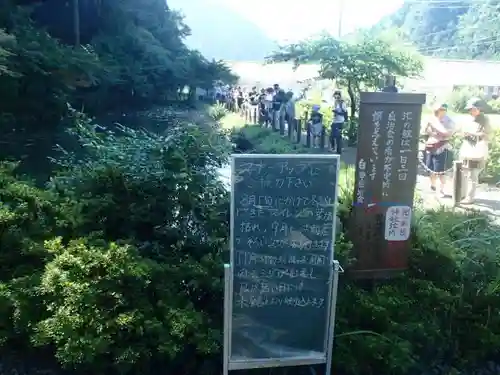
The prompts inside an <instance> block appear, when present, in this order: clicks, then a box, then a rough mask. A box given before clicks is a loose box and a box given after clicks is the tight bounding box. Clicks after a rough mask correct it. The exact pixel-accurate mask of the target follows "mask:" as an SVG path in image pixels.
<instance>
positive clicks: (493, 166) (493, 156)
mask: <svg viewBox="0 0 500 375" xmlns="http://www.w3.org/2000/svg"><path fill="white" fill-rule="evenodd" d="M481 179H482V180H484V181H486V182H488V183H497V182H499V181H500V129H495V130H494V132H493V137H492V139H491V140H490V142H489V155H488V160H487V162H486V167H485V169H484V171H483V173H482V176H481Z"/></svg>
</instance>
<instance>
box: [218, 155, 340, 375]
mask: <svg viewBox="0 0 500 375" xmlns="http://www.w3.org/2000/svg"><path fill="white" fill-rule="evenodd" d="M244 158H252V159H255V158H261V159H278V158H280V159H284V160H286V159H292V158H293V159H304V160H307V159H318V158H322V159H326V160H336V164H337V176H339V170H340V156H339V155H333V154H235V155H232V156H231V219H230V264H225V265H224V279H225V280H224V281H225V285H224V353H223V374H224V375H228V373H229V371H232V370H244V369H253V368H269V367H284V366H303V365H316V364H326V373H327V374H329V373H331V363H332V351H333V339H334V327H335V310H336V302H337V288H338V277H339V273H343V269H342V267H341V266H340V264H339V263H338V261H336V260H334V244H335V238H336V233H335V229H336V225H335V224H336V223H335V219H336V208H334V222H333V223H332V225H333V228H332V246H331V249H330V252H331V254H330V255H331V256H330V259H331V262H332V263H331V269H330V271H329V279H328V283H329V292H328V301H327V302H328V304H327V307H326V311H327V317H326V319H327V322H326V327H327V330H326V332H325V336H324V350H323V351H322V352H321V353H320V354H318V355H314V356H311V355H308V356H297V357H287V358H262V359H234V358H233V357H232V351H231V345H232V342H231V341H232V326H233V322H232V318H233V295H234V294H233V293H234V267H233V265H234V264H235V263H234V261H235V254H234V253H235V249H234V246H233V243H234V242H233V239H234V234H235V230H234V217H235V216H234V214H235V194H234V193H235V183H236V175H235V160H236V159H244ZM334 196H335V206H336V202H337V198H338V186H337V185H336V186H335V192H334ZM298 324H300V322H298Z"/></svg>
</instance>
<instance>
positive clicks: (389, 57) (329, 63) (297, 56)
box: [268, 35, 422, 114]
mask: <svg viewBox="0 0 500 375" xmlns="http://www.w3.org/2000/svg"><path fill="white" fill-rule="evenodd" d="M268 61H269V62H282V61H293V62H294V64H295V66H296V67H297V66H299V65H300V64H307V63H313V62H315V63H319V65H320V71H319V75H320V77H321V78H324V79H333V80H335V81H336V82H337V85H339V87H340V86H343V87H347V89H348V91H349V95H350V96H351V106H353V105H355V104H354V103H355V102H356V101H355V95H356V94H357V93H359V91H360V90H361V89H374V88H377V87H378V86H379V83H380V80H381V79H382V78H383V77H384V75H385V74H393V75H397V76H402V77H413V76H417V75H418V74H419V73H420V72H421V70H422V61H421V59H420V56H419V55H418V54H416V53H415V52H414V51H412V50H411V49H408V48H403V47H398V46H397V45H395V44H394V43H391V41H390V40H389V39H386V38H382V37H378V38H374V37H371V36H369V35H360V36H359V38H358V39H356V40H352V41H339V40H336V39H334V38H333V37H331V36H329V35H322V36H321V37H320V38H318V39H311V40H306V41H304V42H301V43H296V44H291V45H288V46H285V47H283V48H282V49H281V50H280V51H278V52H276V53H274V54H273V55H271V56H269V58H268ZM352 109H355V107H352ZM354 112H355V110H353V111H352V113H353V114H354Z"/></svg>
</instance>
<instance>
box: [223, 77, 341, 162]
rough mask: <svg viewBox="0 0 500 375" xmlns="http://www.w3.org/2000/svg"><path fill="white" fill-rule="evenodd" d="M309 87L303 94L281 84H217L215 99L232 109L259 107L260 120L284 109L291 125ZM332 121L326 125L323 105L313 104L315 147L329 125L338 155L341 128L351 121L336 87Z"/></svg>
mask: <svg viewBox="0 0 500 375" xmlns="http://www.w3.org/2000/svg"><path fill="white" fill-rule="evenodd" d="M307 91H308V88H304V89H303V90H301V92H300V93H298V94H296V93H294V92H293V91H291V90H289V91H285V90H284V89H282V88H281V87H280V85H279V84H274V85H273V86H272V87H267V88H260V89H259V88H258V87H256V86H254V87H252V88H251V89H250V90H248V89H247V88H242V87H241V86H235V87H230V86H225V87H218V88H216V90H215V92H214V100H215V101H216V102H218V103H221V104H224V105H225V106H226V107H227V108H228V109H229V110H231V111H234V112H239V111H243V110H245V109H246V108H247V107H248V106H251V107H257V109H258V117H259V122H260V123H263V124H268V125H269V124H271V123H272V121H273V113H278V112H281V111H283V115H284V118H285V122H287V123H288V124H291V123H292V122H291V120H292V119H294V118H296V113H295V104H296V102H297V101H299V100H301V99H303V98H304V97H305V96H306V93H307ZM331 102H332V103H329V106H331V108H332V112H333V114H332V115H333V116H332V117H333V121H332V123H331V124H325V123H324V118H323V114H322V113H321V111H320V110H321V106H320V105H319V104H318V105H313V106H312V108H311V111H310V113H309V114H308V119H307V125H308V126H309V127H310V129H311V135H312V144H313V147H319V146H320V141H321V137H322V135H323V133H324V132H325V127H326V126H329V127H330V136H329V144H330V147H331V150H332V151H333V152H335V153H337V154H341V153H342V130H343V128H344V124H346V123H347V120H348V112H347V105H346V103H345V101H344V100H343V99H342V94H341V92H340V91H339V90H335V91H334V92H333V96H332V101H331Z"/></svg>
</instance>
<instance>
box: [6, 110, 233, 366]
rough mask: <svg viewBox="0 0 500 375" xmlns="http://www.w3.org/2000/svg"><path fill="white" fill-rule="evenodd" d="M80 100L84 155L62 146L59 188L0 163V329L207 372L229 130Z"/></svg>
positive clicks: (110, 360) (213, 336)
mask: <svg viewBox="0 0 500 375" xmlns="http://www.w3.org/2000/svg"><path fill="white" fill-rule="evenodd" d="M72 113H73V116H75V120H76V122H77V127H76V129H75V131H74V133H73V134H74V136H75V137H77V139H78V140H79V141H80V144H81V146H82V148H83V151H84V152H85V155H86V157H85V158H84V159H82V160H78V159H77V158H76V155H73V154H71V153H68V152H66V153H65V154H64V155H63V157H62V159H61V160H60V161H59V162H58V163H59V165H60V167H61V171H60V174H59V175H58V176H57V177H55V178H53V179H52V181H51V182H50V189H49V190H47V191H43V190H39V189H36V188H33V187H31V185H30V184H29V183H22V182H19V181H18V180H16V179H15V178H14V177H13V176H12V173H11V172H10V171H11V169H9V170H8V171H7V170H2V171H1V173H0V177H1V179H0V198H1V201H2V202H3V203H2V206H1V210H0V218H1V219H0V225H2V228H3V230H2V232H1V233H0V234H1V236H0V245H1V246H0V247H1V248H2V253H1V254H0V255H1V256H0V265H1V266H2V271H3V273H2V283H0V300H1V302H2V307H1V308H0V319H1V322H2V324H1V327H2V329H1V330H0V335H1V336H0V342H4V343H5V345H8V344H9V343H10V342H11V341H12V340H16V342H18V343H19V342H20V343H22V345H23V347H24V348H28V349H29V348H30V347H31V344H30V342H33V343H35V344H36V345H37V346H40V348H41V349H42V350H47V349H48V350H49V352H50V351H51V350H52V349H53V350H54V351H55V353H56V355H57V358H58V359H59V361H60V362H61V363H63V364H64V365H66V366H68V367H76V368H79V369H82V370H85V369H87V370H89V371H98V372H99V371H106V372H109V371H113V372H116V371H119V372H120V373H122V374H123V373H130V372H132V371H134V372H137V371H139V369H141V371H142V370H146V369H147V368H149V371H150V372H152V371H153V369H154V368H155V367H154V366H163V367H165V366H167V365H168V368H169V369H170V370H169V371H172V372H183V373H190V372H192V373H194V372H198V371H199V370H197V368H199V366H202V365H203V366H204V371H205V372H207V371H208V372H209V373H210V371H211V370H210V361H209V360H210V358H212V356H213V359H214V361H213V362H212V363H213V366H217V363H218V361H219V359H218V353H219V351H220V349H219V347H220V341H221V337H220V332H221V324H222V320H221V319H220V317H221V307H222V304H220V303H219V302H220V301H221V299H222V281H221V280H222V268H221V267H220V265H221V264H222V263H223V254H224V251H225V250H226V244H227V237H228V220H227V219H228V209H229V202H228V193H227V191H226V190H225V188H224V186H223V185H222V183H221V182H220V181H219V180H218V170H217V168H218V167H220V166H221V165H222V164H223V163H225V160H226V156H227V151H228V150H229V144H228V143H227V140H226V137H225V136H224V135H223V134H219V133H218V131H217V128H210V127H207V128H204V129H202V128H201V127H199V126H191V125H183V126H174V127H172V128H170V129H169V131H168V132H167V133H166V134H165V135H164V136H158V135H154V134H151V133H148V132H145V131H133V130H131V129H128V128H125V127H119V128H118V130H117V132H115V133H111V132H105V131H103V129H102V128H100V127H94V126H92V124H90V122H89V121H88V120H86V118H85V117H84V116H82V115H81V114H79V113H77V112H74V111H73V112H72ZM80 154H81V152H80ZM58 237H59V238H58ZM4 249H8V250H9V251H7V252H6V251H4ZM193 358H200V359H201V360H200V361H193ZM214 371H215V370H214Z"/></svg>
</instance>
